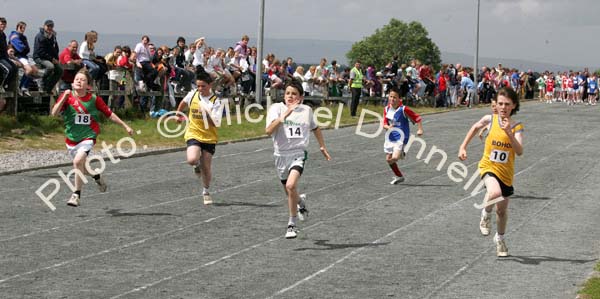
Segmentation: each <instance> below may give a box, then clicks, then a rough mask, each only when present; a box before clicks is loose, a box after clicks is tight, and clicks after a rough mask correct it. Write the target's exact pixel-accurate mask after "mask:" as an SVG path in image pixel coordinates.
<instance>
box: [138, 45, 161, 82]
mask: <svg viewBox="0 0 600 299" xmlns="http://www.w3.org/2000/svg"><path fill="white" fill-rule="evenodd" d="M149 44H150V37H148V36H147V35H144V36H142V41H141V42H139V43H138V44H137V45H136V46H135V49H134V52H135V58H136V65H137V67H139V68H140V69H141V70H142V72H141V75H142V76H141V79H142V80H143V81H144V83H145V84H146V86H148V87H149V88H150V89H151V90H160V85H158V84H156V83H155V82H154V80H155V79H156V77H157V76H158V72H157V71H156V69H154V68H153V67H152V63H151V57H152V56H151V55H153V54H154V53H151V51H150V47H149Z"/></svg>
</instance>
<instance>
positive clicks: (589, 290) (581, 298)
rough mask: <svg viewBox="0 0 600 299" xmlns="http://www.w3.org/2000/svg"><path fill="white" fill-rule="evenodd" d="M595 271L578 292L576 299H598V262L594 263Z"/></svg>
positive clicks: (599, 293) (599, 292) (599, 289)
mask: <svg viewBox="0 0 600 299" xmlns="http://www.w3.org/2000/svg"><path fill="white" fill-rule="evenodd" d="M595 270H596V273H595V274H594V275H593V277H592V278H590V279H589V280H588V281H586V283H585V284H584V285H583V289H581V290H580V291H579V292H578V294H579V295H578V296H577V298H578V299H600V263H598V264H596V269H595Z"/></svg>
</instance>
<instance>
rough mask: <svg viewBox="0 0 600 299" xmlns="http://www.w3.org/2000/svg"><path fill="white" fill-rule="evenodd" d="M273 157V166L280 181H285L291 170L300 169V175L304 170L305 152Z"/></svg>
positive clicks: (281, 154) (306, 153)
mask: <svg viewBox="0 0 600 299" xmlns="http://www.w3.org/2000/svg"><path fill="white" fill-rule="evenodd" d="M273 156H274V157H275V166H276V167H277V175H278V176H279V179H280V180H282V181H283V180H287V178H288V175H289V174H290V170H291V169H292V168H300V173H302V171H303V170H304V163H305V162H306V159H307V157H308V152H307V151H301V152H293V153H279V154H273Z"/></svg>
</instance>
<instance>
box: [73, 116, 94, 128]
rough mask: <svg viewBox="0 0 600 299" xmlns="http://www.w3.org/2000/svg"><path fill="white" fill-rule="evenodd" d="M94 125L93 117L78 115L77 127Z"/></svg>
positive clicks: (76, 119)
mask: <svg viewBox="0 0 600 299" xmlns="http://www.w3.org/2000/svg"><path fill="white" fill-rule="evenodd" d="M91 123H92V117H91V116H90V115H89V114H77V115H75V124H76V125H90V124H91Z"/></svg>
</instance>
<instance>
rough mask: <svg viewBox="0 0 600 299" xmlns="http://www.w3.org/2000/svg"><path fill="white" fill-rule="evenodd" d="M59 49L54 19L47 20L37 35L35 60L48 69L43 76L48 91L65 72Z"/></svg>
mask: <svg viewBox="0 0 600 299" xmlns="http://www.w3.org/2000/svg"><path fill="white" fill-rule="evenodd" d="M58 51H59V49H58V43H57V42H56V32H55V31H54V21H52V20H46V21H45V22H44V27H42V28H40V32H39V33H38V34H37V35H36V36H35V43H34V46H33V60H34V61H35V63H37V64H39V65H40V66H41V67H42V68H45V69H46V73H45V74H44V77H43V78H42V87H43V89H44V91H46V92H47V93H51V92H52V89H54V86H55V85H56V83H58V80H60V77H61V76H62V73H63V69H62V67H61V66H60V63H59V61H58Z"/></svg>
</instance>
